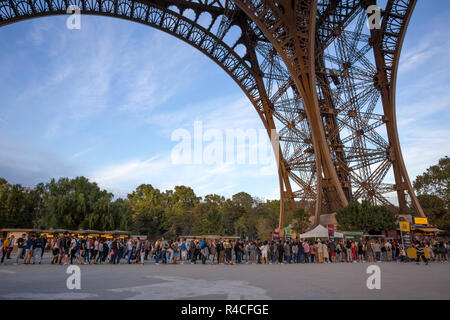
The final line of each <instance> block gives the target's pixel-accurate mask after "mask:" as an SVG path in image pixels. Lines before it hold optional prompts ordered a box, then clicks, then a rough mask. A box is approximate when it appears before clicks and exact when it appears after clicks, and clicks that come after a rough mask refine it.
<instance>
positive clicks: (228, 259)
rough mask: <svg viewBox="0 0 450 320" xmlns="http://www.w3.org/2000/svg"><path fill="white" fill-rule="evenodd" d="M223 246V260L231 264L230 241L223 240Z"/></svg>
mask: <svg viewBox="0 0 450 320" xmlns="http://www.w3.org/2000/svg"><path fill="white" fill-rule="evenodd" d="M224 248H225V260H226V263H227V264H233V257H232V255H233V253H232V251H231V250H232V248H231V243H230V241H229V240H228V239H226V240H225V244H224Z"/></svg>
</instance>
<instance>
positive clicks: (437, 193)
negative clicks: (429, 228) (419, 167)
mask: <svg viewBox="0 0 450 320" xmlns="http://www.w3.org/2000/svg"><path fill="white" fill-rule="evenodd" d="M414 189H415V190H416V191H417V194H418V196H417V198H418V200H419V202H420V205H421V206H422V208H423V210H424V212H425V215H426V216H427V217H428V218H429V220H430V222H431V223H432V224H435V225H436V226H438V227H439V228H441V229H444V230H447V231H450V212H449V207H450V158H449V157H444V158H442V159H440V160H439V162H438V163H437V164H436V165H433V166H431V167H429V168H428V169H427V170H426V171H425V172H424V173H423V174H422V175H419V176H417V177H416V180H415V181H414Z"/></svg>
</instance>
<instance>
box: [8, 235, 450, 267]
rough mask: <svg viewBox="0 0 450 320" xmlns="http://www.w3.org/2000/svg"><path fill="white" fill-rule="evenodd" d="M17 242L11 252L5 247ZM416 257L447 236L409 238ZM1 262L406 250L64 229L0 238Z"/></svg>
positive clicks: (388, 256)
mask: <svg viewBox="0 0 450 320" xmlns="http://www.w3.org/2000/svg"><path fill="white" fill-rule="evenodd" d="M14 245H16V246H17V253H16V255H15V257H14V258H11V252H12V249H13V248H14ZM413 247H415V248H416V252H417V259H416V262H417V263H419V261H420V260H422V261H423V262H425V263H426V264H428V259H427V258H426V255H425V250H428V252H429V258H430V260H431V261H439V262H447V261H448V251H449V250H450V247H449V244H448V242H444V241H436V240H430V241H426V242H425V241H420V242H419V241H418V242H416V243H414V244H413ZM0 248H1V252H2V259H1V263H2V264H3V263H4V261H5V258H6V259H11V260H13V263H14V264H20V263H23V264H41V262H42V257H43V255H44V251H46V250H47V251H50V252H51V260H50V261H51V263H52V264H64V265H67V264H74V263H76V264H105V263H109V264H120V263H128V264H136V263H140V264H144V263H145V262H146V261H147V262H150V261H151V260H154V263H155V264H161V263H162V264H187V263H190V264H196V263H202V264H207V263H208V264H242V263H246V264H291V263H358V262H359V263H364V262H382V261H383V262H390V261H397V262H406V261H409V260H410V259H409V258H408V256H407V254H406V251H405V250H404V248H403V247H402V245H401V244H400V243H399V242H397V241H392V240H388V241H384V240H314V241H311V240H307V239H305V240H293V241H288V240H276V241H260V240H256V241H242V240H230V239H227V238H224V239H213V240H210V239H205V238H204V239H190V240H188V239H176V240H169V241H167V240H165V239H164V237H162V238H160V239H158V240H156V241H155V242H153V241H150V240H147V239H145V240H144V239H143V240H141V239H140V238H139V237H138V238H136V239H121V238H120V237H117V238H113V239H103V238H96V237H92V238H91V237H88V236H85V237H84V238H81V239H80V238H78V237H76V236H70V235H69V234H67V233H66V234H64V235H62V236H60V237H55V238H51V239H48V238H47V237H46V236H38V235H36V236H29V237H28V236H27V235H26V234H23V235H22V237H20V238H18V239H15V238H14V236H11V237H9V238H7V239H5V240H3V239H0Z"/></svg>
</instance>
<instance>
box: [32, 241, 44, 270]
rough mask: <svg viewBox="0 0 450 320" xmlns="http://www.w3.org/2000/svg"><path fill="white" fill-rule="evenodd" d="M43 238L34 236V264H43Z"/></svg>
mask: <svg viewBox="0 0 450 320" xmlns="http://www.w3.org/2000/svg"><path fill="white" fill-rule="evenodd" d="M41 253H42V238H40V237H39V238H38V237H34V240H33V264H35V263H36V262H37V263H38V264H41V257H42V255H41Z"/></svg>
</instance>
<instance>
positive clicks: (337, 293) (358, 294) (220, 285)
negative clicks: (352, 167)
mask: <svg viewBox="0 0 450 320" xmlns="http://www.w3.org/2000/svg"><path fill="white" fill-rule="evenodd" d="M11 261H12V260H8V262H7V263H6V264H5V265H1V266H0V299H2V300H3V299H52V300H53V299H54V300H59V299H220V300H222V299H450V272H449V271H450V264H448V263H439V262H435V263H430V265H428V266H425V265H424V264H421V265H416V264H415V263H395V262H394V263H392V262H391V263H375V264H376V265H378V266H380V269H381V289H380V290H376V289H374V290H369V289H368V288H367V285H366V282H367V278H368V277H369V276H370V274H367V273H366V270H367V267H368V266H369V264H368V263H363V264H361V263H358V264H356V263H334V264H289V265H287V264H283V265H278V264H273V265H258V264H257V265H248V264H242V265H202V264H196V265H191V264H186V265H161V264H160V265H155V264H154V263H153V262H146V264H145V265H143V266H142V265H127V264H120V265H110V264H105V265H81V266H80V269H81V289H80V290H76V289H75V290H69V289H67V286H66V281H67V279H68V277H69V276H70V275H69V274H67V273H66V271H67V267H68V266H61V265H51V264H49V262H48V259H45V260H44V262H43V263H44V264H41V265H12V262H11Z"/></svg>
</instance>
